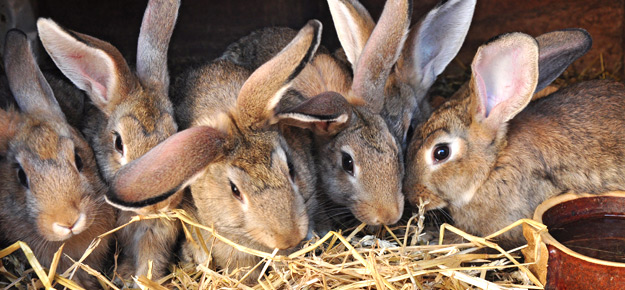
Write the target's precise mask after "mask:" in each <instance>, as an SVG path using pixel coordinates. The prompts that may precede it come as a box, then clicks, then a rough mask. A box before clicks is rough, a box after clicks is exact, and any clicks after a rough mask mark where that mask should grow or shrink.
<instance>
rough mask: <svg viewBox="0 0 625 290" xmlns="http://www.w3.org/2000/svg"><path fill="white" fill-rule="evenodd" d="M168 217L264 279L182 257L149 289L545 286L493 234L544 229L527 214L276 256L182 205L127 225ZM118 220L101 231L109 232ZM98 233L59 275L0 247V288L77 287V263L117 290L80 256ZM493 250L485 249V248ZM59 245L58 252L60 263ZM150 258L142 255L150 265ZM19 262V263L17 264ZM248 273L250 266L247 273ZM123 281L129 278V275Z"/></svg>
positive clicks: (329, 242) (413, 227) (322, 242)
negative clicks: (447, 240)
mask: <svg viewBox="0 0 625 290" xmlns="http://www.w3.org/2000/svg"><path fill="white" fill-rule="evenodd" d="M155 218H167V219H177V220H179V221H181V222H182V224H183V226H184V232H185V234H186V235H187V238H188V239H190V238H191V234H190V233H191V232H196V233H199V229H203V230H206V231H208V232H210V233H212V235H213V237H211V238H215V239H218V240H220V241H222V242H224V243H227V244H229V245H231V246H233V247H235V248H237V249H238V250H239V251H243V252H246V253H249V254H252V255H256V256H258V257H261V258H262V259H263V260H262V261H261V262H260V263H259V264H258V265H256V266H255V268H260V269H262V273H264V275H262V276H261V277H252V278H253V279H254V280H256V281H257V282H258V284H256V285H254V286H253V287H250V286H246V285H244V284H242V283H241V282H240V281H241V280H243V279H245V278H246V277H245V276H244V277H242V278H241V279H237V277H241V276H242V275H241V274H242V273H243V272H244V271H245V270H249V269H238V270H235V271H232V272H230V273H229V272H226V271H225V270H217V269H215V268H214V267H213V265H211V261H208V262H207V263H205V264H201V265H190V264H184V263H180V264H178V265H175V266H173V267H172V271H171V273H170V274H169V275H168V276H166V277H163V278H162V279H159V280H152V279H151V277H149V276H150V275H148V277H143V276H142V277H136V278H135V281H136V282H137V284H138V285H141V286H142V287H145V288H146V289H147V288H149V289H219V288H241V289H293V288H297V289H300V288H305V289H317V288H324V289H355V288H363V289H365V288H366V289H371V288H375V289H542V284H541V283H540V282H539V281H538V279H537V278H536V277H535V276H534V275H533V274H532V273H531V272H530V271H529V270H528V268H527V266H528V265H527V264H524V263H520V262H519V261H518V260H517V259H518V258H519V257H520V256H521V255H520V252H519V251H520V249H522V248H523V247H521V248H517V249H514V250H512V251H504V250H503V249H502V248H501V247H499V246H498V245H497V244H495V243H493V242H492V241H490V239H492V238H494V237H496V236H497V235H499V234H501V233H503V232H505V231H507V230H510V229H511V228H512V227H514V226H518V225H520V224H527V225H528V226H531V227H533V228H535V229H537V230H540V229H542V228H544V226H543V225H540V224H536V223H535V222H533V221H531V220H521V221H519V222H517V223H515V224H513V225H511V226H510V227H507V228H505V229H502V231H499V232H497V233H494V234H493V235H491V236H488V237H485V238H480V237H475V236H472V235H469V234H467V233H464V232H462V231H461V230H459V229H457V228H454V227H453V226H451V225H448V224H444V225H442V226H441V227H440V231H441V234H440V243H438V244H434V245H426V244H423V243H424V242H425V241H423V240H422V237H423V235H424V232H423V231H424V223H423V221H424V219H425V217H424V210H423V205H422V206H421V207H420V211H419V212H418V213H417V214H415V215H414V216H413V217H412V218H410V219H409V220H408V222H407V224H406V225H403V226H398V227H395V228H388V227H385V228H383V229H382V230H381V232H382V233H380V234H378V235H366V234H364V232H363V230H364V229H365V225H364V224H363V225H360V226H358V227H357V228H355V229H353V230H351V231H349V232H346V235H344V234H343V233H341V232H329V233H328V234H326V235H325V236H323V237H320V238H315V239H313V240H311V241H308V242H307V243H306V244H305V245H304V246H303V247H302V248H301V249H300V250H298V251H296V252H294V253H292V254H290V255H288V256H284V255H277V254H276V253H277V251H274V252H273V253H267V252H262V251H257V250H253V249H249V248H247V247H244V246H241V245H238V244H236V243H234V242H232V241H230V240H228V239H226V238H225V237H223V236H221V235H219V233H218V232H215V231H214V230H213V229H212V228H210V227H207V226H204V225H200V224H198V223H197V222H195V221H194V220H192V219H191V218H190V217H189V215H187V214H186V213H185V212H184V211H182V210H174V211H171V212H169V213H166V214H155V215H149V216H136V217H134V218H133V219H132V220H131V221H130V222H129V224H130V223H134V222H140V221H141V220H145V219H155ZM124 226H127V225H123V226H121V227H119V228H116V229H114V230H112V231H110V232H107V233H104V234H102V235H101V236H100V238H101V237H103V236H105V235H111V234H113V233H114V232H115V231H117V230H119V229H120V228H122V227H124ZM445 233H454V234H457V235H459V236H461V237H463V238H464V239H466V240H467V241H468V242H464V243H456V244H444V243H443V241H444V235H445ZM100 238H98V239H96V240H94V242H93V243H92V245H91V247H90V248H89V249H88V250H87V251H86V253H85V255H83V257H82V258H81V259H80V260H79V261H76V262H75V263H74V265H73V266H72V267H71V268H70V269H68V270H67V271H65V273H62V274H60V275H59V274H56V271H55V270H56V269H55V268H56V266H55V263H53V265H52V266H51V267H50V268H51V269H44V268H43V267H41V265H40V264H39V262H38V261H37V259H36V257H34V255H33V254H32V251H31V250H30V248H29V247H28V245H26V244H24V243H22V242H17V243H15V244H13V245H11V246H10V247H8V248H6V249H4V250H2V251H0V258H3V259H2V262H3V265H2V266H3V267H2V268H0V277H1V278H0V287H4V288H5V289H8V288H17V289H34V288H46V289H52V288H53V287H54V288H62V287H67V288H68V289H81V288H80V287H79V286H78V285H76V284H75V283H73V282H72V281H71V280H69V278H70V277H71V275H72V273H73V272H74V271H75V270H76V269H77V268H79V267H80V268H82V269H84V270H85V271H87V272H88V273H90V274H91V275H93V276H96V277H97V278H98V280H99V281H101V283H102V286H103V287H104V288H105V289H119V287H118V286H119V285H116V284H115V283H113V282H112V281H111V280H109V279H108V278H107V277H106V276H105V275H104V274H102V273H99V272H97V271H95V270H93V269H91V268H90V267H88V266H87V265H85V264H82V263H81V261H82V260H84V258H85V257H86V256H87V255H89V253H90V252H91V251H92V250H93V249H94V248H95V247H97V246H98V244H99V241H100ZM203 240H204V237H202V236H201V235H198V240H194V241H192V242H195V243H199V244H200V245H202V246H203V247H204V249H205V250H206V251H207V252H210V249H208V248H207V247H206V244H205V243H204V242H203ZM486 248H489V249H492V250H494V251H495V252H496V253H485V252H484V251H483V249H486ZM18 250H21V251H22V252H23V253H24V254H25V255H26V257H27V259H28V262H29V263H30V266H31V267H32V270H31V271H28V270H24V271H19V270H13V271H8V270H7V267H6V266H8V264H12V266H13V267H14V269H17V268H19V265H18V264H19V260H18V259H16V258H15V257H12V256H9V255H10V254H12V253H14V252H16V251H18ZM62 250H63V249H62V247H61V248H60V249H59V251H58V252H57V255H55V261H58V259H59V258H60V255H61V253H62ZM149 262H150V261H146V263H149ZM15 266H17V267H15ZM250 272H251V271H250ZM126 282H128V281H126Z"/></svg>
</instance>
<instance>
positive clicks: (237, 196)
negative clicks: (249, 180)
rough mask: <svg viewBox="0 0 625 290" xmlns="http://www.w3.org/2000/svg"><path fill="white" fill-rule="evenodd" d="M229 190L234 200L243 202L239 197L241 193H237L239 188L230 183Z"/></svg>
mask: <svg viewBox="0 0 625 290" xmlns="http://www.w3.org/2000/svg"><path fill="white" fill-rule="evenodd" d="M230 189H231V190H232V195H234V197H235V198H236V199H238V200H239V201H243V197H242V196H241V192H240V191H239V188H238V187H237V186H236V185H234V183H232V181H230Z"/></svg>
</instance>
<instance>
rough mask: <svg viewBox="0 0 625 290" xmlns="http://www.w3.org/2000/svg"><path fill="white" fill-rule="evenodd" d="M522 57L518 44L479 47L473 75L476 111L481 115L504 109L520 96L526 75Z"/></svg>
mask: <svg viewBox="0 0 625 290" xmlns="http://www.w3.org/2000/svg"><path fill="white" fill-rule="evenodd" d="M522 57H523V54H522V51H521V49H520V48H511V49H506V48H503V49H502V48H500V47H485V48H484V49H483V51H482V55H481V58H480V61H479V62H478V63H477V65H476V66H475V72H474V76H475V80H476V83H477V87H478V91H479V97H480V101H481V104H480V106H479V109H478V112H479V113H481V114H482V115H483V116H484V117H485V118H488V117H490V115H491V114H492V113H494V112H500V111H508V110H507V107H509V106H513V105H514V104H511V103H517V101H518V99H519V98H523V97H524V95H525V92H524V91H523V88H524V87H525V86H524V84H525V83H526V82H528V79H527V72H526V71H525V70H526V69H527V68H526V67H524V62H523V61H522V59H521V58H522ZM501 117H504V118H505V116H501Z"/></svg>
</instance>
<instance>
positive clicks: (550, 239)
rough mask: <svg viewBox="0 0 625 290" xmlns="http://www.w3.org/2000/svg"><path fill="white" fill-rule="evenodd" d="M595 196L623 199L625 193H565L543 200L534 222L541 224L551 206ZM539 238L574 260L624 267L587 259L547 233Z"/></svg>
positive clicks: (614, 263) (544, 232)
mask: <svg viewBox="0 0 625 290" xmlns="http://www.w3.org/2000/svg"><path fill="white" fill-rule="evenodd" d="M596 196H615V197H622V198H625V191H610V192H605V193H601V194H589V193H565V194H561V195H558V196H555V197H552V198H549V199H547V200H545V201H544V202H542V203H541V204H540V205H539V206H538V207H537V208H536V210H535V211H534V218H533V219H534V220H535V221H537V222H539V223H541V224H543V219H542V217H543V214H544V213H545V212H546V211H547V210H548V209H550V208H552V207H553V206H555V205H557V204H560V203H563V202H566V201H569V200H573V199H578V198H585V197H596ZM540 237H541V239H542V241H543V243H545V244H547V245H552V246H554V247H556V248H558V249H559V250H560V251H562V252H564V253H566V254H567V255H570V256H573V257H575V258H578V259H581V260H584V261H588V262H590V263H595V264H600V265H606V266H612V267H625V263H619V262H612V261H606V260H600V259H596V258H592V257H588V256H585V255H582V254H580V253H578V252H575V251H573V250H571V249H569V248H568V247H566V246H564V245H563V244H561V243H560V242H558V241H557V240H556V239H555V238H554V237H553V236H551V234H549V232H548V231H543V232H542V233H541V234H540Z"/></svg>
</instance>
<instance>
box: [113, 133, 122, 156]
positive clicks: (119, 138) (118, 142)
mask: <svg viewBox="0 0 625 290" xmlns="http://www.w3.org/2000/svg"><path fill="white" fill-rule="evenodd" d="M113 134H114V135H115V150H117V152H119V154H121V155H124V143H123V142H122V136H119V133H117V132H115V133H113Z"/></svg>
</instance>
